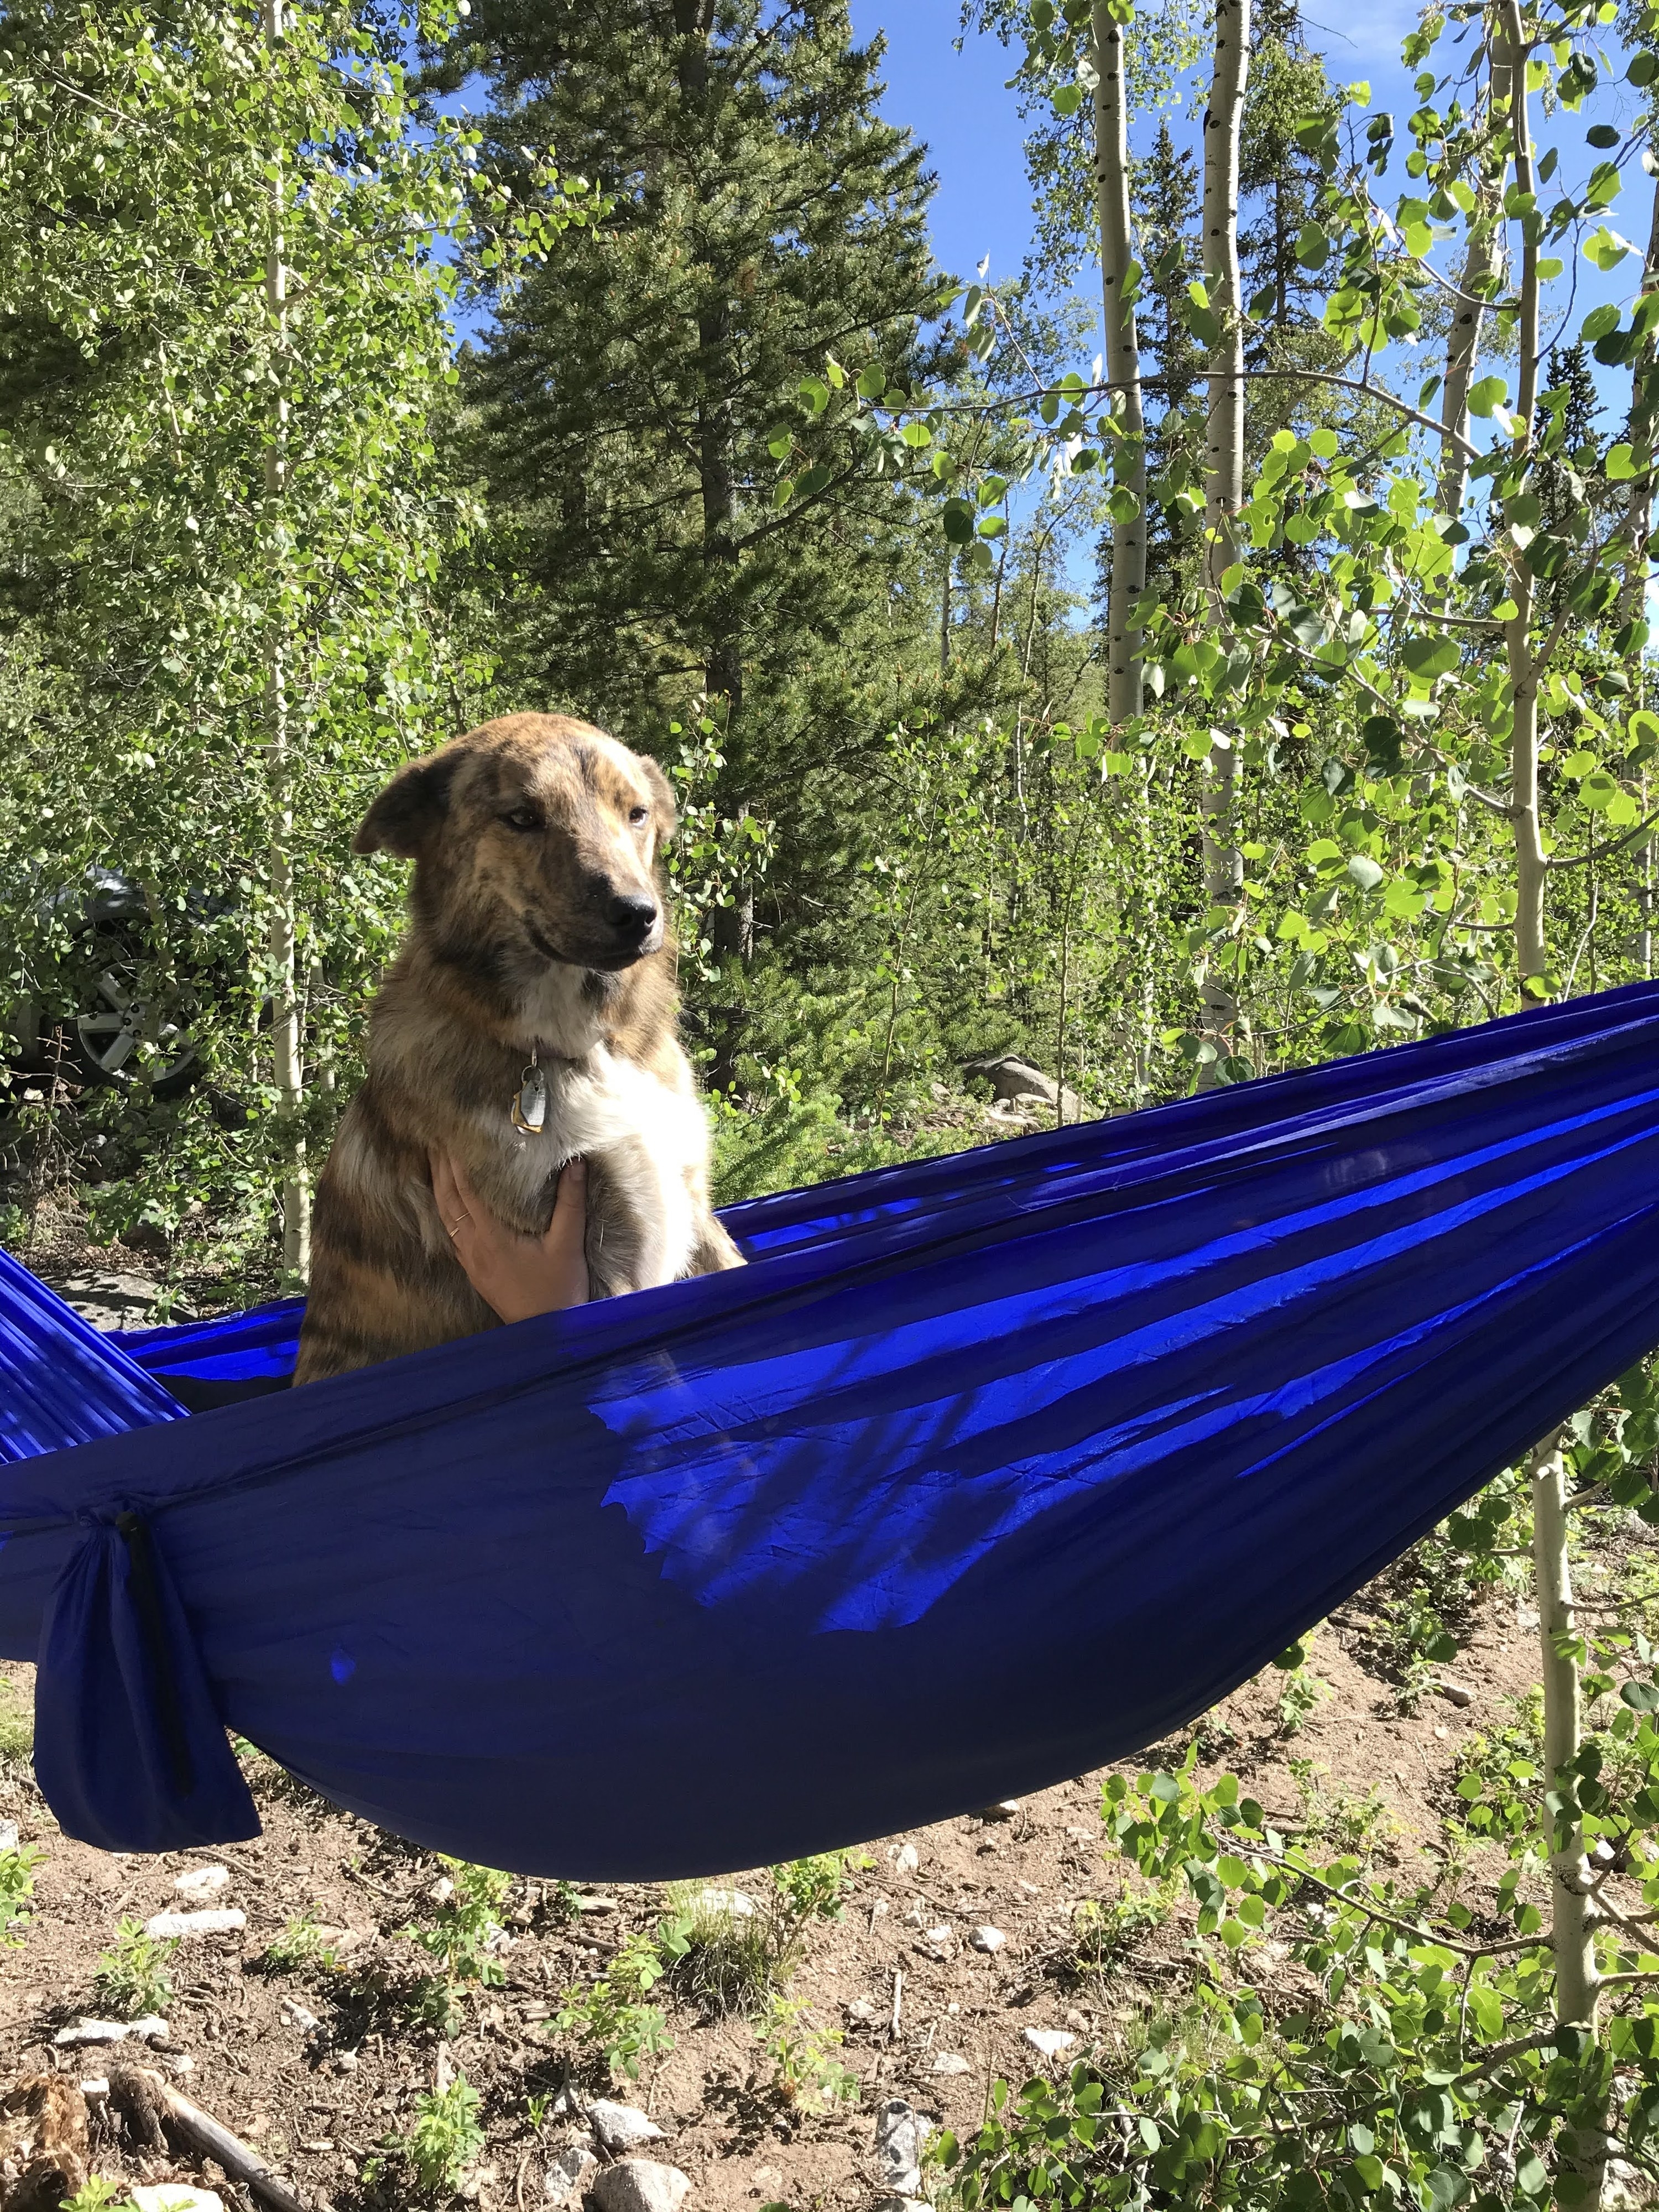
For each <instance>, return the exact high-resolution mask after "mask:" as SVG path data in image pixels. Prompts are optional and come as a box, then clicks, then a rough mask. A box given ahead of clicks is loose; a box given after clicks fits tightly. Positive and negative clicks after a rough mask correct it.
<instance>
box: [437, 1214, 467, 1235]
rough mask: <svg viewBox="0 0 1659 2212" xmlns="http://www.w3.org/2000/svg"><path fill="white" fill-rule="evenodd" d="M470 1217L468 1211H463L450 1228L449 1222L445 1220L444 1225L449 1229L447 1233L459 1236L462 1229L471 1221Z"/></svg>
mask: <svg viewBox="0 0 1659 2212" xmlns="http://www.w3.org/2000/svg"><path fill="white" fill-rule="evenodd" d="M471 1218H472V1216H471V1214H470V1213H464V1214H463V1215H462V1216H461V1218H460V1219H459V1221H458V1222H457V1223H456V1224H455V1225H454V1227H453V1229H452V1228H450V1225H449V1224H448V1222H447V1221H446V1222H445V1224H444V1227H445V1228H446V1229H448V1230H449V1233H450V1235H451V1236H452V1237H459V1235H460V1233H461V1231H462V1230H463V1229H465V1226H466V1225H467V1223H468V1222H469V1221H471Z"/></svg>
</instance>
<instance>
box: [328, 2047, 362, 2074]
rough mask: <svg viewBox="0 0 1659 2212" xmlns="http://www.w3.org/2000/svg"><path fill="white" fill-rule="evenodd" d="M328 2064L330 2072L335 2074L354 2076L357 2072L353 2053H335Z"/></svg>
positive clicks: (355, 2057)
mask: <svg viewBox="0 0 1659 2212" xmlns="http://www.w3.org/2000/svg"><path fill="white" fill-rule="evenodd" d="M328 2063H329V2067H330V2069H331V2071H332V2072H333V2073H336V2074H355V2073H356V2071H357V2054H356V2051H336V2052H335V2054H334V2056H333V2057H332V2058H331V2059H330V2060H329V2062H328Z"/></svg>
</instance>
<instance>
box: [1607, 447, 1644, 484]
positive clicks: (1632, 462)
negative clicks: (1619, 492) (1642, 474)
mask: <svg viewBox="0 0 1659 2212" xmlns="http://www.w3.org/2000/svg"><path fill="white" fill-rule="evenodd" d="M1601 467H1602V471H1603V472H1604V474H1605V475H1606V477H1607V481H1608V483H1629V481H1630V479H1631V478H1632V477H1633V476H1635V475H1637V474H1638V469H1637V466H1636V459H1635V456H1634V454H1633V453H1632V451H1631V448H1630V447H1628V446H1609V447H1608V448H1607V459H1606V460H1605V461H1603V462H1602V464H1601Z"/></svg>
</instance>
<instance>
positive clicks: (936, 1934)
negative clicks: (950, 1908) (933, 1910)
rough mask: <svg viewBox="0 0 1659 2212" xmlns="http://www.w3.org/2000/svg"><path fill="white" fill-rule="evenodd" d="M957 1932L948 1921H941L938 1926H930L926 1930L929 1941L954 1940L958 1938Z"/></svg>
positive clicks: (944, 1941)
mask: <svg viewBox="0 0 1659 2212" xmlns="http://www.w3.org/2000/svg"><path fill="white" fill-rule="evenodd" d="M956 1932H957V1931H956V1929H954V1928H952V1927H951V1925H950V1923H948V1922H947V1921H941V1922H940V1923H939V1926H938V1927H937V1928H929V1929H927V1930H926V1934H927V1941H928V1942H930V1943H950V1942H954V1941H955V1939H956Z"/></svg>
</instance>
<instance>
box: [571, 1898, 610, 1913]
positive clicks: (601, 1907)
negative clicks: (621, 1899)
mask: <svg viewBox="0 0 1659 2212" xmlns="http://www.w3.org/2000/svg"><path fill="white" fill-rule="evenodd" d="M570 1902H571V1903H572V1904H573V1905H574V1906H575V1908H576V1910H577V1911H578V1912H614V1911H616V1909H617V1900H616V1899H615V1898H614V1897H573V1898H572V1899H571V1900H570Z"/></svg>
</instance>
